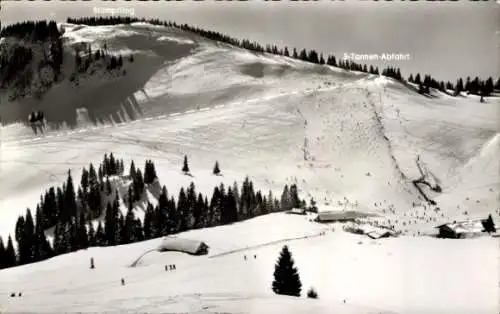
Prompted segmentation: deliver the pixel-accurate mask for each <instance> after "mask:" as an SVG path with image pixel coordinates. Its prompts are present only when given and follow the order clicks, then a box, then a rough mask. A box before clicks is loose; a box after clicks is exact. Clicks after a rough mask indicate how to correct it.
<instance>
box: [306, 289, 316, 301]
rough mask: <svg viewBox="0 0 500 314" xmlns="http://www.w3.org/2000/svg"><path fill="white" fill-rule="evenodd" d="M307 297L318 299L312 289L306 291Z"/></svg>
mask: <svg viewBox="0 0 500 314" xmlns="http://www.w3.org/2000/svg"><path fill="white" fill-rule="evenodd" d="M307 297H308V298H310V299H317V298H318V293H317V292H316V290H314V288H310V289H309V290H308V291H307Z"/></svg>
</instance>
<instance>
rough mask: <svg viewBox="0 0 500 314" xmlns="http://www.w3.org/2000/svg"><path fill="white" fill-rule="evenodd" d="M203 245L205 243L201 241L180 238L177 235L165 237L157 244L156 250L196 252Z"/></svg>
mask: <svg viewBox="0 0 500 314" xmlns="http://www.w3.org/2000/svg"><path fill="white" fill-rule="evenodd" d="M203 246H207V245H206V244H205V243H204V242H202V241H197V240H189V239H181V238H177V237H165V238H163V240H162V242H161V244H160V245H159V246H158V251H160V252H164V251H178V252H186V253H190V254H196V253H198V251H199V250H200V248H202V247H203ZM207 247H208V246H207Z"/></svg>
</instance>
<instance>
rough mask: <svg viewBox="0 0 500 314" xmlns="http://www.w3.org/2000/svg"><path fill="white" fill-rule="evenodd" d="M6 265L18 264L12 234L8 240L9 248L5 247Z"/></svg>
mask: <svg viewBox="0 0 500 314" xmlns="http://www.w3.org/2000/svg"><path fill="white" fill-rule="evenodd" d="M5 265H6V267H13V266H16V265H17V257H16V251H15V250H14V244H13V243H12V237H11V236H10V234H9V238H8V240H7V248H6V249H5Z"/></svg>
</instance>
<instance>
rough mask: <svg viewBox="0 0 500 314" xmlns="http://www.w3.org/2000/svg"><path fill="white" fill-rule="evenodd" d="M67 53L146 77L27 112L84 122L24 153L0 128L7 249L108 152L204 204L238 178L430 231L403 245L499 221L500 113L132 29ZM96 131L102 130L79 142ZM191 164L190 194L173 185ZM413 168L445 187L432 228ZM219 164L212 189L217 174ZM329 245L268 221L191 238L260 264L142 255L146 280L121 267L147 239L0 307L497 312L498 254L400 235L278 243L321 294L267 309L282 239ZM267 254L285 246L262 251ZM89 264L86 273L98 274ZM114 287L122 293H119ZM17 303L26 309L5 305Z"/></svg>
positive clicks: (352, 75) (66, 259)
mask: <svg viewBox="0 0 500 314" xmlns="http://www.w3.org/2000/svg"><path fill="white" fill-rule="evenodd" d="M64 36H65V37H67V38H68V40H69V41H70V42H71V43H75V42H78V41H84V42H91V43H93V44H95V45H96V47H100V45H102V43H103V41H106V42H107V44H108V47H109V49H110V50H113V49H115V50H116V51H133V52H134V53H138V55H139V56H140V57H138V58H137V59H136V60H137V61H136V63H134V64H141V65H143V66H146V65H147V66H146V67H145V68H144V69H142V70H139V65H137V67H138V68H137V69H136V70H137V71H138V72H137V73H138V74H137V76H134V72H133V71H134V68H132V69H131V70H130V71H129V72H128V74H127V76H125V77H124V78H121V79H120V80H117V81H113V82H110V83H109V84H104V85H98V84H97V83H95V84H97V85H95V84H94V85H92V84H91V83H89V84H90V85H92V86H90V85H89V86H87V87H82V89H81V90H74V92H73V90H72V92H71V93H67V92H66V91H67V90H66V89H65V87H64V86H60V87H58V88H55V89H54V90H52V91H51V92H50V93H49V94H48V95H47V97H46V98H44V100H43V101H42V102H41V103H37V104H35V105H36V106H40V107H43V108H45V107H44V106H46V108H47V111H48V114H47V115H48V119H49V120H50V114H51V113H52V114H57V111H58V110H59V109H58V108H64V110H62V111H64V115H63V116H65V117H68V116H70V117H69V118H68V119H73V120H74V121H77V122H78V124H79V126H78V127H77V128H76V129H72V130H71V129H64V128H62V130H51V131H49V132H48V133H46V134H45V135H44V136H41V137H35V136H33V134H32V133H31V130H30V129H28V128H26V127H25V126H23V125H22V124H9V125H3V126H1V129H0V132H1V133H0V140H1V142H0V145H1V147H0V149H1V150H0V216H1V220H0V235H2V237H3V238H4V239H5V238H6V236H7V235H8V234H12V233H13V230H14V226H15V222H16V219H17V217H18V215H19V214H22V213H24V212H25V210H26V207H33V206H35V205H36V202H37V201H38V200H39V197H40V194H41V193H42V192H43V191H44V190H45V189H47V188H48V187H50V186H53V185H60V184H62V183H63V182H64V180H65V179H66V174H67V171H68V169H71V170H72V173H73V174H74V177H75V178H79V176H80V173H81V169H82V167H84V166H85V167H86V166H88V164H89V163H90V162H93V163H97V162H99V161H101V159H102V156H103V154H104V153H109V152H113V153H114V154H115V155H116V156H117V157H119V158H123V159H124V160H125V161H126V162H128V161H130V160H131V159H133V160H134V161H135V162H136V163H137V164H138V165H140V167H143V165H144V161H145V160H147V159H152V160H154V162H155V166H156V171H157V173H158V176H159V180H160V182H161V184H162V185H165V186H166V187H167V188H168V190H169V191H174V194H176V193H177V192H178V190H179V189H180V187H185V186H187V185H189V183H190V182H191V181H193V182H194V183H195V184H196V187H197V191H200V192H202V193H204V194H208V193H211V192H212V190H213V188H214V186H216V185H218V184H219V183H220V182H221V181H222V182H224V183H225V184H227V185H229V184H232V183H233V182H234V181H235V180H236V181H238V182H241V180H242V179H243V178H244V177H245V175H249V176H250V178H251V179H252V180H253V181H254V183H255V185H256V186H257V188H259V189H263V190H267V189H271V190H273V192H275V193H276V194H275V195H278V193H280V192H281V189H282V188H283V186H284V184H285V183H288V184H290V183H296V184H297V186H298V187H299V192H300V196H301V197H302V198H304V199H306V200H309V198H310V197H314V198H315V199H316V200H317V201H318V203H319V207H320V209H321V207H322V206H328V208H334V209H339V210H340V209H342V208H344V207H345V206H346V205H345V204H349V206H350V208H352V209H358V210H361V211H366V212H376V213H378V214H380V215H382V216H383V217H382V219H392V221H394V220H399V222H398V223H396V227H398V228H403V229H404V228H406V227H402V225H401V221H404V220H405V219H407V218H408V217H413V218H414V217H416V216H419V217H423V216H424V215H426V219H428V220H425V219H421V221H419V223H418V224H414V225H413V228H414V229H415V230H425V231H428V230H432V229H433V227H434V226H436V225H437V224H439V222H446V221H449V220H454V219H459V218H463V217H479V218H486V216H487V215H488V214H489V213H491V214H492V215H493V216H494V217H493V218H494V219H495V220H498V218H499V213H500V209H499V208H498V204H499V199H498V195H499V184H500V177H499V175H498V174H499V173H500V166H499V163H500V141H499V134H500V127H499V125H500V123H499V113H500V101H499V99H498V98H494V97H491V98H487V101H486V102H485V103H479V101H478V99H477V98H475V97H473V96H465V95H464V96H461V97H450V96H447V95H445V94H440V93H438V94H437V97H435V98H427V97H424V96H422V95H420V94H417V93H415V92H414V91H413V90H411V89H408V88H406V87H405V86H403V85H401V84H400V83H396V82H394V81H392V80H391V79H387V78H383V77H378V76H374V75H368V74H364V73H356V72H347V71H344V70H339V69H338V68H332V67H329V66H319V65H313V64H308V63H304V62H301V61H297V60H293V59H290V58H285V57H278V56H272V55H267V54H264V55H261V54H254V53H251V52H248V51H246V50H242V49H237V48H234V47H231V46H228V45H224V44H220V43H213V42H210V41H208V40H204V39H202V38H200V37H198V36H195V35H193V34H186V33H182V32H180V31H178V30H171V29H169V28H163V27H156V26H152V25H147V24H143V23H137V24H133V25H119V26H107V27H87V26H83V25H79V26H74V25H66V33H65V35H64ZM141 62H142V63H141ZM131 78H133V79H131ZM96 86H97V87H96ZM87 88H88V89H87ZM85 91H87V92H85ZM89 91H92V92H89ZM107 104H109V106H107ZM16 105H21V104H16ZM24 105H26V106H28V105H33V104H32V103H26V104H24ZM8 106H10V107H8V108H10V109H9V110H14V109H12V108H15V106H14V104H9V105H8ZM49 108H52V109H50V110H52V111H50V110H49ZM9 110H7V109H5V111H4V112H3V113H4V114H8V113H9V112H13V111H9ZM16 114H17V113H16ZM91 119H96V120H98V121H99V123H98V124H97V125H93V126H90V127H89V126H88V124H89V120H91ZM185 154H186V155H188V157H189V160H190V168H191V171H192V174H193V177H187V176H184V175H182V173H181V171H180V170H181V167H182V158H183V156H184V155H185ZM417 158H419V160H420V161H419V162H420V163H421V164H422V165H425V173H426V175H425V176H426V177H427V179H428V180H429V182H430V181H432V182H434V183H436V182H438V183H439V185H440V187H441V188H442V192H441V193H435V192H432V193H433V194H430V195H431V196H432V198H433V199H434V200H435V201H436V202H437V205H436V206H437V207H439V208H440V212H439V213H436V212H435V211H433V210H430V208H431V207H429V206H426V207H425V208H424V207H423V205H424V203H423V201H422V197H421V195H420V194H419V191H418V190H417V189H416V188H415V186H414V185H413V183H412V182H413V180H416V179H419V178H420V177H421V173H420V172H419V168H418V166H417V162H416V160H417ZM216 160H218V161H219V163H220V167H221V170H222V174H223V176H221V177H218V176H213V175H212V167H213V165H214V163H215V161H216ZM126 169H128V164H127V165H126ZM464 211H466V212H467V214H463V213H464ZM497 211H498V212H497ZM429 217H432V218H433V219H430V218H429ZM323 228H325V227H324V226H319V225H317V224H315V223H312V222H309V221H308V220H305V219H304V218H303V217H296V216H294V217H291V216H288V217H286V218H285V216H284V215H278V214H277V215H269V216H265V217H260V218H256V219H254V220H252V221H247V222H244V223H238V224H235V225H231V226H226V227H219V228H213V229H210V230H197V231H192V232H189V233H188V234H186V236H189V237H192V238H195V239H199V240H203V241H207V243H208V244H209V245H210V246H211V247H212V248H213V249H212V253H211V254H215V253H216V252H218V253H223V252H226V251H231V250H239V249H242V248H246V247H255V249H252V254H253V252H254V251H255V252H256V253H257V254H258V256H259V257H258V259H257V260H251V261H249V262H248V263H246V264H245V263H244V262H243V260H242V254H244V253H242V252H239V253H238V254H229V255H223V256H220V257H210V256H208V257H185V256H183V255H182V254H180V253H168V254H163V253H161V254H160V253H154V254H151V255H147V256H146V257H145V259H144V261H143V265H142V266H141V267H137V268H133V269H131V268H128V267H127V265H129V263H131V262H132V261H133V260H134V259H135V258H137V257H138V255H140V254H141V253H143V252H144V251H146V250H148V249H150V248H152V247H154V245H155V243H156V242H158V241H159V239H158V240H152V241H148V242H144V243H137V244H132V245H128V246H120V247H116V248H92V249H89V250H88V251H85V252H78V253H71V254H68V255H64V256H59V257H56V258H54V259H52V260H48V261H45V262H42V263H38V264H35V265H28V266H23V267H19V268H14V269H8V270H3V271H0V307H1V306H3V307H4V308H5V307H6V308H7V309H9V310H11V311H14V312H15V311H37V312H40V311H43V312H54V311H102V310H103V309H106V310H110V311H116V312H123V311H125V310H132V311H141V312H144V311H147V312H149V311H167V312H169V311H170V312H191V313H211V312H230V313H236V312H238V313H240V312H242V311H243V312H245V311H248V312H251V313H295V312H294V311H296V313H332V312H335V313H376V312H377V310H380V311H382V310H387V311H394V312H397V313H451V312H453V313H462V312H463V313H472V312H473V313H492V312H494V310H495V307H496V306H497V305H498V304H497V303H495V302H496V301H495V299H496V298H497V297H498V267H496V266H497V260H496V258H497V252H496V246H497V243H496V241H495V240H494V239H491V238H483V239H476V240H466V241H444V240H437V239H432V238H426V237H417V238H412V237H407V236H403V237H401V238H398V239H391V240H386V241H382V242H373V243H372V242H371V241H366V240H365V239H364V238H363V239H360V238H358V237H357V236H353V235H348V234H344V233H342V232H341V231H335V232H333V233H327V235H326V236H322V237H312V238H309V239H306V240H296V241H291V242H290V246H291V250H292V253H295V252H297V263H298V267H299V269H300V270H301V274H302V272H303V276H304V281H303V283H304V284H305V288H308V287H309V286H314V287H317V288H318V292H319V294H320V300H303V299H302V300H293V299H290V298H286V297H284V298H283V297H275V296H273V295H272V294H271V293H270V281H271V276H272V267H273V264H274V261H275V259H276V257H277V255H278V252H279V249H280V248H281V246H282V245H283V243H287V241H285V240H286V239H288V238H294V237H302V236H304V235H311V236H313V235H314V234H315V233H317V232H319V231H320V230H323ZM337 229H340V228H337ZM409 234H411V232H409ZM360 240H361V241H362V242H363V244H358V241H360ZM271 241H283V243H278V244H272V245H269V246H263V247H260V245H263V244H265V243H268V242H271ZM249 254H250V253H249ZM90 256H94V258H95V259H96V263H97V269H96V270H95V272H93V273H89V270H88V260H89V257H90ZM171 260H172V261H175V262H176V263H177V264H178V265H180V266H179V267H178V270H177V272H175V273H169V274H166V273H165V272H164V271H163V266H164V264H165V263H167V262H170V261H171ZM301 265H302V266H301ZM63 273H64V274H65V276H58V274H63ZM66 274H67V275H66ZM122 276H123V277H126V278H127V282H128V284H127V286H125V287H121V286H120V285H119V278H120V277H122ZM56 278H58V279H56ZM11 290H15V291H18V290H19V291H24V292H25V296H24V297H23V298H22V299H17V298H16V299H10V298H7V297H6V295H7V294H8V293H9V292H10V291H11ZM495 293H497V294H496V295H495ZM344 299H347V302H346V304H343V303H342V300H344ZM0 311H1V310H0ZM386 313H389V312H386Z"/></svg>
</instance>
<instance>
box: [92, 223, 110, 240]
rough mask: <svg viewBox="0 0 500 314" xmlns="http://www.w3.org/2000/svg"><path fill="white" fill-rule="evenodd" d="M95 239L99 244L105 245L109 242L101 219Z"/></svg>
mask: <svg viewBox="0 0 500 314" xmlns="http://www.w3.org/2000/svg"><path fill="white" fill-rule="evenodd" d="M95 241H96V245H97V246H104V245H106V244H107V241H106V234H105V232H104V228H103V226H102V223H101V221H99V223H98V224H97V230H96V233H95Z"/></svg>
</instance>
